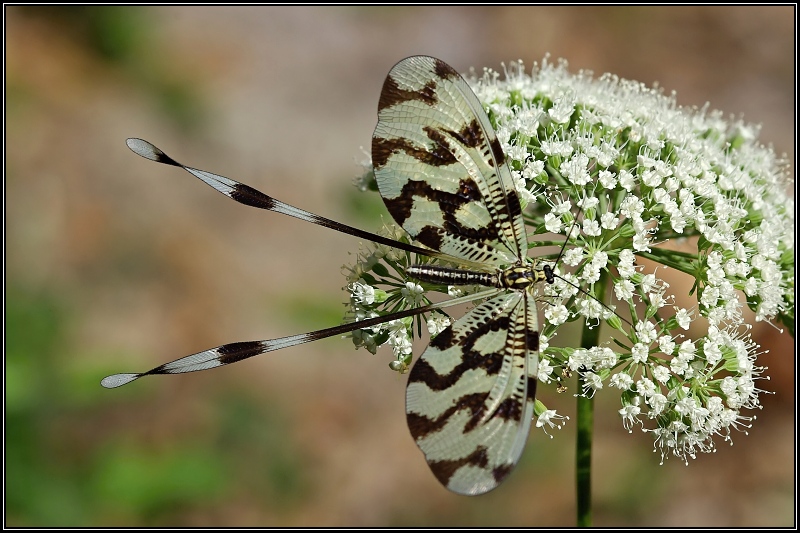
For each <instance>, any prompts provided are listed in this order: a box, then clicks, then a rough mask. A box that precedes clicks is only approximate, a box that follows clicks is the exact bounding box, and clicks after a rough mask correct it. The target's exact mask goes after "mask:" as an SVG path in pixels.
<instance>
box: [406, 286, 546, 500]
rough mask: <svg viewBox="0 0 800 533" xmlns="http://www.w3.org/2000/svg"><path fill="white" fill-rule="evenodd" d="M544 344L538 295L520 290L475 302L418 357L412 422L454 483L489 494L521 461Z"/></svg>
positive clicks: (442, 477)
mask: <svg viewBox="0 0 800 533" xmlns="http://www.w3.org/2000/svg"><path fill="white" fill-rule="evenodd" d="M538 345H539V334H538V329H537V316H536V305H535V303H534V300H533V298H530V297H527V296H526V295H525V294H524V293H523V292H518V291H514V292H510V293H507V294H503V295H500V296H496V297H495V298H493V299H491V300H489V301H487V302H484V303H483V304H481V305H479V306H477V307H476V308H474V309H472V310H471V311H470V312H469V313H467V314H466V315H465V316H463V317H462V318H461V319H459V320H458V321H456V323H455V324H453V325H452V326H451V327H449V328H447V329H446V330H444V331H443V332H441V333H440V334H439V335H438V336H437V337H436V338H435V339H433V340H432V341H431V344H430V346H429V347H428V349H427V350H425V353H423V354H422V357H420V359H419V360H418V361H417V362H416V363H415V364H414V367H413V368H412V370H411V373H410V375H409V379H408V387H407V389H406V419H407V421H408V428H409V430H410V431H411V435H412V436H413V437H414V439H415V440H416V442H417V445H418V446H419V447H420V449H421V450H422V452H423V453H424V454H425V458H426V460H427V461H428V466H429V467H430V468H431V470H432V471H433V473H434V475H435V476H436V478H437V479H438V480H439V481H440V482H441V483H442V485H444V486H445V487H447V488H448V489H450V490H452V491H453V492H457V493H459V494H468V495H476V494H483V493H485V492H488V491H490V490H492V489H494V488H495V487H497V486H498V485H499V484H500V483H502V482H503V480H504V479H505V478H506V476H507V475H508V474H509V473H510V472H511V470H512V469H513V468H514V465H516V464H517V461H519V458H520V455H522V450H523V449H524V448H525V442H526V440H527V438H528V432H529V430H530V425H531V419H532V418H533V406H534V399H535V396H536V370H537V368H538V364H539V362H538V349H539V346H538Z"/></svg>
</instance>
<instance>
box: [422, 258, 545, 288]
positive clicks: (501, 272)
mask: <svg viewBox="0 0 800 533" xmlns="http://www.w3.org/2000/svg"><path fill="white" fill-rule="evenodd" d="M406 274H408V275H409V276H411V277H412V278H414V279H417V280H419V281H424V282H428V283H436V284H439V285H483V286H484V287H497V288H498V289H517V290H523V289H526V288H528V287H530V286H532V285H533V284H535V283H538V282H540V281H547V282H548V283H553V281H552V279H553V274H552V270H550V266H549V265H545V266H544V268H542V269H536V268H534V266H533V265H532V264H522V263H518V264H515V265H512V266H510V267H508V268H504V269H497V271H496V272H493V273H490V272H478V271H475V270H464V269H459V268H449V267H443V266H432V265H412V266H410V267H408V268H407V269H406Z"/></svg>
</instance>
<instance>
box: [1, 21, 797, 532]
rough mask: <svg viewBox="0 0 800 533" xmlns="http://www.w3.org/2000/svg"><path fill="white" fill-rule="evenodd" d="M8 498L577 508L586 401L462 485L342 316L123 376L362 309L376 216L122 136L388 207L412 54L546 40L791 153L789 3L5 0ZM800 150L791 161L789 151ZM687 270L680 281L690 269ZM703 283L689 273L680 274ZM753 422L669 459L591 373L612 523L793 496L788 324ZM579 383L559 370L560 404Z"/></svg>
mask: <svg viewBox="0 0 800 533" xmlns="http://www.w3.org/2000/svg"><path fill="white" fill-rule="evenodd" d="M6 16H7V18H6V30H7V35H6V44H7V55H6V59H7V66H6V76H7V80H6V90H7V116H6V132H7V138H6V139H7V141H6V156H7V159H6V193H7V202H6V209H7V212H6V238H7V241H6V242H7V248H6V252H7V253H6V267H7V273H6V281H7V287H8V289H7V290H8V292H7V296H6V310H7V319H6V327H7V328H8V334H9V338H11V337H12V336H13V339H12V340H13V342H12V340H9V341H8V344H7V349H8V353H7V361H6V371H7V378H6V387H7V390H6V463H7V472H6V491H7V496H6V505H7V511H6V523H7V524H8V525H12V526H18V525H27V526H33V525H50V526H66V525H90V526H100V525H176V526H177V525H194V526H209V525H240V526H244V525H251V526H258V525H263V526H266V525H318V526H321V525H331V526H333V525H356V526H375V525H377V526H380V525H387V526H391V525H463V526H479V525H496V526H503V525H528V526H557V525H566V526H568V525H572V524H574V496H573V465H572V461H573V459H572V453H573V446H574V444H573V442H574V432H573V426H572V425H567V427H566V428H565V429H563V430H561V431H560V432H558V434H557V435H556V438H554V439H552V440H551V439H548V438H546V436H544V435H542V434H541V432H539V431H534V432H533V433H532V435H531V438H530V441H529V444H528V449H527V451H526V454H525V456H524V457H523V460H522V463H521V465H520V468H518V470H517V471H516V472H515V474H514V475H513V476H512V477H511V478H510V480H509V481H508V482H507V483H506V484H505V485H503V486H502V487H501V488H500V489H499V490H497V491H495V492H494V493H492V494H490V495H487V496H484V497H481V498H476V499H467V498H463V497H458V496H455V495H452V494H450V493H448V492H447V491H445V490H444V489H442V488H441V487H440V486H439V484H438V483H437V482H436V481H435V479H434V478H433V476H432V475H431V474H430V473H429V471H428V469H427V467H426V466H425V463H424V461H423V459H422V456H421V454H420V453H419V452H418V450H417V449H416V446H414V444H413V442H412V440H411V438H410V437H409V435H408V432H407V429H406V427H405V419H404V413H403V398H404V383H405V381H404V380H403V379H400V378H398V377H397V376H396V375H395V374H393V373H392V372H390V371H389V370H388V368H387V363H388V361H389V356H388V355H387V354H380V353H379V354H378V355H377V356H374V357H373V356H370V355H369V354H367V353H366V352H354V351H353V350H352V347H351V346H350V344H349V342H348V341H342V340H339V339H330V340H327V341H322V342H319V343H315V344H312V345H308V346H303V347H299V348H295V349H293V350H289V351H286V352H278V353H275V354H271V355H269V356H266V357H263V358H261V359H260V360H253V361H250V362H247V363H242V365H236V366H234V367H231V368H227V369H221V370H218V371H215V372H211V373H208V374H207V375H203V374H195V375H191V376H182V377H166V378H153V379H151V380H149V381H148V380H143V381H142V382H140V383H136V384H135V385H131V386H129V387H126V388H125V389H121V390H118V391H106V390H103V389H101V388H100V386H99V380H100V378H102V377H103V376H104V375H106V374H109V373H114V372H120V371H141V370H145V369H147V368H150V367H152V366H155V365H157V364H160V363H162V362H165V361H168V360H171V359H174V358H176V357H179V356H182V355H186V354H189V353H193V352H195V351H199V350H202V349H205V348H208V347H210V346H216V345H219V344H222V343H225V342H231V341H235V340H250V339H265V338H272V337H277V336H282V335H288V334H292V333H299V332H302V331H306V330H308V329H312V328H319V327H325V326H328V325H332V324H335V323H337V322H338V320H339V319H340V317H341V311H342V307H341V304H340V302H342V301H344V295H343V294H342V293H341V292H340V291H339V288H340V287H341V286H342V285H343V283H344V282H343V278H342V276H341V275H340V272H339V266H340V265H341V264H343V263H345V262H349V261H350V256H349V255H348V254H349V252H354V251H355V250H356V249H357V245H356V243H354V242H353V239H350V238H348V237H346V236H340V235H336V234H331V233H330V232H326V231H325V230H323V229H321V228H318V227H314V226H311V225H308V224H303V223H301V222H297V221H293V220H289V219H286V218H285V217H281V216H278V215H274V214H268V213H259V212H257V211H255V210H253V209H248V208H245V207H243V206H239V205H236V204H234V203H233V202H230V201H229V200H226V199H225V198H223V197H222V196H220V195H218V194H216V193H214V192H213V191H212V190H211V189H209V188H208V187H205V186H203V185H202V184H200V183H199V182H196V180H193V178H191V177H190V176H188V175H182V174H181V173H180V172H178V171H177V170H175V169H169V168H166V167H159V166H156V165H154V164H152V163H148V162H147V161H144V160H143V159H140V158H138V157H136V156H135V155H134V154H132V153H131V152H130V151H128V149H127V148H126V147H125V144H124V140H125V138H126V137H129V136H138V137H143V138H146V139H148V140H151V141H153V142H155V143H156V144H157V145H158V146H160V147H162V148H164V149H165V150H166V151H167V152H168V153H169V154H171V155H172V156H174V157H175V158H177V159H179V160H181V161H183V162H185V163H187V164H190V165H193V166H197V167H200V168H204V169H208V170H211V171H216V172H220V173H222V174H225V175H227V176H230V177H232V178H235V179H239V180H241V181H244V182H246V183H248V184H250V185H252V186H255V187H257V188H259V189H261V190H264V191H267V192H268V193H269V194H272V195H274V196H276V197H277V198H280V199H282V200H284V201H286V202H289V203H291V204H294V205H298V206H300V207H303V208H305V209H308V210H310V211H313V212H316V213H320V214H323V215H326V216H329V217H331V218H335V219H337V220H342V221H344V222H348V223H352V224H354V225H358V226H361V227H364V228H366V229H374V228H376V227H378V225H379V221H378V220H379V219H378V213H381V212H382V211H381V208H380V206H379V205H378V203H376V200H377V199H376V198H372V199H371V200H365V199H364V198H362V197H360V196H358V195H357V194H355V193H354V192H353V191H351V188H350V187H349V183H350V179H351V177H352V176H353V175H354V174H355V173H356V172H357V171H358V170H357V168H356V166H355V164H354V159H360V158H361V154H360V152H359V150H358V147H359V146H368V145H369V142H370V137H371V133H372V129H373V128H374V123H375V113H376V111H375V110H376V105H377V99H378V94H379V91H380V88H381V85H382V83H383V79H384V77H385V75H386V73H387V72H388V70H389V68H390V67H391V66H392V65H393V64H394V63H395V62H396V61H398V60H399V59H402V58H403V57H406V56H408V55H412V54H416V53H424V54H429V55H433V56H436V57H440V58H442V59H444V60H445V61H447V62H449V63H450V64H452V65H453V66H455V67H456V68H457V69H459V70H462V71H466V70H467V69H468V68H469V67H470V66H475V67H476V68H482V67H484V66H490V67H494V68H499V66H500V63H501V61H509V60H514V59H517V58H522V59H523V60H525V62H526V64H528V65H530V64H532V63H533V61H540V60H541V58H542V57H543V55H544V54H545V53H548V52H549V53H550V54H552V56H553V57H564V58H566V59H568V60H569V62H570V66H571V68H572V69H573V70H578V69H581V68H585V69H590V70H593V71H594V72H595V73H597V74H600V73H603V72H606V71H610V72H613V73H615V74H618V75H619V76H621V77H625V78H631V79H636V80H639V81H642V82H645V83H653V82H658V83H659V84H660V85H661V86H662V87H664V89H665V90H666V91H668V92H669V91H672V90H675V91H677V95H678V102H679V103H680V104H683V105H703V104H704V103H705V102H706V101H709V102H710V103H711V106H712V107H713V108H716V109H720V110H722V111H724V112H725V113H727V114H735V115H737V116H738V115H739V114H742V115H743V116H744V118H745V119H746V120H748V121H751V122H757V123H761V124H762V125H763V129H762V136H761V138H762V141H763V142H765V143H772V144H773V145H774V146H775V149H776V151H777V152H779V153H784V152H786V153H788V156H789V158H790V159H791V160H792V161H794V142H795V137H794V129H793V127H794V121H795V117H796V113H795V107H794V106H795V104H794V92H793V91H794V76H795V63H794V43H793V36H794V30H795V28H794V26H793V24H794V20H795V13H794V8H793V7H745V8H739V7H736V8H732V7H681V8H585V7H573V8H548V7H543V8H542V7H528V8H442V7H431V8H417V7H405V8H345V7H340V8H256V7H253V8H180V7H171V8H119V7H115V8H37V7H34V8H25V9H22V8H7V9H6ZM793 168H794V165H793ZM673 287H674V285H673ZM687 291H688V288H687ZM755 331H756V335H757V336H758V338H759V342H761V344H762V345H763V346H764V347H765V348H769V349H770V350H771V351H770V353H769V354H767V355H765V356H763V357H762V358H761V360H760V362H761V364H764V365H767V366H769V367H770V369H769V371H768V374H769V376H770V378H771V381H769V382H764V384H763V387H764V388H766V389H768V390H772V391H775V392H776V394H775V395H772V396H765V397H764V399H763V401H764V404H765V408H764V409H763V410H762V411H761V412H759V413H758V420H757V421H755V423H754V427H753V428H752V429H751V430H750V435H749V436H746V435H744V434H737V435H734V442H735V445H734V446H732V447H729V446H727V445H726V444H724V443H722V441H720V442H719V445H720V448H719V451H718V452H717V453H716V454H713V455H706V456H702V457H699V458H698V459H697V460H696V461H693V462H692V463H691V464H690V466H689V467H686V466H684V465H683V464H682V463H679V462H678V461H675V460H670V461H668V462H667V464H665V465H664V466H658V457H657V456H656V455H655V454H653V453H651V451H650V450H651V446H652V445H651V443H650V439H649V437H647V436H645V435H643V434H641V433H635V434H633V435H629V434H627V433H626V432H624V430H623V429H622V427H621V424H620V422H619V420H618V417H617V416H616V409H617V408H618V407H617V405H616V403H615V401H614V399H613V395H607V396H606V397H604V396H603V395H602V394H601V395H599V397H598V406H597V412H598V420H597V434H596V436H595V443H596V445H595V446H596V447H595V462H594V465H595V466H594V468H595V472H594V475H595V477H594V502H595V524H597V525H606V526H612V525H613V526H687V527H688V526H788V525H792V524H793V523H794V515H793V512H794V501H795V500H794V496H795V495H794V485H793V474H794V471H795V466H796V464H795V454H794V437H795V429H796V426H795V418H794V406H795V396H794V381H795V380H794V377H795V366H794V354H795V351H794V343H793V341H792V339H791V338H790V337H789V336H788V335H787V334H783V335H779V334H778V333H777V332H776V331H775V330H773V329H772V328H770V327H768V326H763V325H761V326H760V327H759V328H757V329H756V330H755ZM568 396H569V395H564V396H561V397H558V398H555V397H552V396H551V397H549V398H548V400H549V401H548V403H549V404H553V405H555V406H557V407H558V408H559V410H560V411H563V412H564V413H566V414H570V413H571V412H572V401H571V398H570V397H568Z"/></svg>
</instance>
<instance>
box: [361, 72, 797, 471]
mask: <svg viewBox="0 0 800 533" xmlns="http://www.w3.org/2000/svg"><path fill="white" fill-rule="evenodd" d="M468 81H469V82H470V84H471V86H472V88H473V89H474V91H475V93H476V94H477V96H478V98H479V99H480V100H481V101H482V102H483V103H484V106H485V108H486V110H487V112H488V113H489V116H490V119H491V120H492V123H493V125H494V126H495V129H496V132H497V136H498V139H499V141H500V143H501V145H502V147H503V150H504V152H505V153H506V154H507V156H508V162H509V165H510V167H511V170H512V174H513V177H514V181H515V184H516V187H517V191H518V193H519V195H520V199H521V201H522V203H523V206H524V208H525V211H524V216H525V223H526V224H527V226H528V231H529V234H531V235H544V234H547V233H550V234H560V235H561V237H557V238H554V239H553V240H542V241H539V240H538V239H537V242H536V244H537V245H542V246H547V245H549V246H558V247H561V245H562V243H563V242H564V236H566V237H567V241H568V243H569V245H570V246H569V247H567V248H566V249H565V250H563V253H561V254H552V255H550V256H546V257H544V258H542V259H541V260H542V261H551V265H552V267H553V269H554V272H555V273H556V274H557V277H556V280H555V283H554V284H552V285H549V284H542V285H543V287H542V288H541V289H540V290H541V291H542V293H543V299H544V300H546V302H547V305H546V306H544V309H543V314H544V317H545V323H544V324H543V327H542V331H541V332H540V334H541V335H540V339H541V341H540V364H539V380H540V381H541V382H542V383H557V384H558V387H559V390H561V389H562V388H564V385H563V384H562V383H561V379H560V378H558V377H557V376H559V375H563V376H567V375H569V374H570V373H578V374H580V376H581V377H582V384H583V388H582V390H581V391H579V393H580V394H582V395H585V396H587V397H590V396H592V395H594V394H595V393H596V392H597V391H599V390H601V389H603V388H604V386H606V388H607V389H608V388H611V389H613V390H617V391H619V392H620V394H621V400H622V405H623V407H622V409H620V411H619V413H620V416H621V417H622V423H623V426H624V427H625V428H627V429H628V430H631V429H632V428H633V426H634V425H639V426H641V427H642V428H643V430H644V431H648V432H650V433H651V434H652V435H653V436H654V439H655V446H656V449H657V450H659V451H660V453H661V457H662V461H663V459H664V458H666V457H668V456H670V455H674V456H677V457H680V458H681V459H683V460H687V458H690V457H691V458H693V457H695V455H696V453H697V452H708V451H712V450H713V449H714V443H713V440H712V439H713V438H714V436H721V437H722V438H723V439H724V440H727V441H730V438H731V436H730V434H731V430H732V429H746V428H747V427H749V422H750V421H751V420H752V419H753V418H755V417H747V416H744V415H742V414H741V410H742V409H755V408H759V401H758V395H759V393H761V392H762V391H761V390H760V389H759V388H758V387H756V385H755V382H756V380H757V379H761V374H762V372H763V368H761V367H759V366H757V364H756V356H757V355H758V349H759V347H758V346H757V345H756V344H755V343H754V342H753V341H752V339H751V338H750V336H749V334H748V333H747V332H748V329H749V326H748V325H747V324H745V322H744V316H743V313H742V309H743V306H744V305H747V306H748V307H749V308H750V309H752V310H753V311H754V312H755V317H756V320H768V321H771V322H775V321H778V322H781V323H783V324H784V325H787V327H788V326H789V325H792V328H793V324H794V205H793V202H792V200H791V199H790V198H789V197H788V195H787V188H788V186H789V185H788V169H787V167H786V166H785V164H784V163H783V162H781V161H780V160H778V159H777V158H776V156H775V154H774V153H773V152H772V151H771V150H770V149H767V148H765V147H763V146H761V145H759V144H757V143H756V136H757V128H754V127H752V126H749V125H746V124H744V123H743V122H741V121H734V122H732V123H727V122H726V121H724V120H723V119H722V118H721V116H720V114H719V113H716V112H711V111H709V110H708V109H706V108H703V109H700V110H696V109H684V108H681V107H679V106H678V105H677V104H676V101H675V98H674V96H665V95H663V94H662V93H661V92H659V91H656V90H653V89H650V88H647V87H646V86H644V85H642V84H640V83H636V82H631V81H626V80H622V79H619V78H617V77H615V76H611V75H604V76H602V77H600V78H597V79H595V78H593V77H592V75H591V74H590V73H586V72H580V73H578V74H571V73H569V72H568V70H567V66H566V63H564V62H559V63H557V64H553V63H551V62H548V61H545V62H543V64H542V65H541V66H537V67H534V69H533V71H532V72H531V73H530V74H528V73H526V72H525V70H524V68H523V65H522V64H521V63H512V64H511V65H509V66H507V67H506V68H505V76H504V77H503V78H502V79H501V76H500V75H499V74H498V73H496V72H493V71H490V70H486V71H485V72H484V74H483V75H482V76H481V77H479V78H478V77H474V76H473V77H472V79H470V80H468ZM357 183H358V185H359V187H360V188H361V189H362V190H376V187H375V186H374V176H372V173H371V170H367V172H366V173H365V175H364V178H362V179H361V180H359V181H358V182H357ZM386 231H387V232H388V233H389V235H390V236H391V237H392V238H394V239H398V240H403V241H406V242H407V239H408V238H407V236H406V235H405V234H404V233H403V232H402V230H400V229H398V228H392V229H388V230H386ZM529 240H530V239H529ZM675 241H679V242H681V243H683V246H682V249H686V245H687V244H690V245H692V246H693V247H695V248H696V250H697V251H696V253H686V252H684V251H678V250H676V249H675V246H673V242H675ZM371 246H372V249H371V251H370V252H369V253H366V254H362V256H359V258H358V260H357V261H356V264H355V265H354V266H353V267H350V268H349V269H348V271H347V277H348V290H349V292H350V294H351V298H350V305H351V307H350V311H349V312H348V315H349V318H350V319H356V320H360V319H364V318H369V317H372V316H379V315H384V314H387V313H389V312H394V311H398V310H402V309H408V308H412V307H418V306H420V305H425V304H426V303H429V300H428V299H427V297H426V296H425V294H424V292H423V290H422V287H421V286H420V285H418V284H416V283H414V282H413V280H409V279H407V277H406V276H405V275H404V269H405V267H407V266H408V265H410V264H413V263H422V264H424V263H425V262H427V261H429V260H428V259H427V258H423V257H415V258H413V260H412V257H411V256H410V254H406V253H404V252H397V251H396V250H393V249H389V248H385V247H382V246H379V245H371ZM640 258H641V259H647V260H650V261H653V262H656V263H660V264H661V265H664V267H668V268H672V269H675V270H679V271H681V272H684V273H686V274H687V275H688V276H691V277H692V278H693V284H694V289H695V291H694V294H696V296H697V303H696V306H693V307H692V308H690V309H686V308H683V307H679V306H677V305H676V303H675V301H676V299H675V297H674V295H673V294H671V293H670V292H669V289H670V287H669V284H667V283H666V282H665V281H664V280H662V279H660V278H659V275H658V274H659V269H661V268H664V267H659V268H657V269H654V270H653V269H652V268H651V269H650V270H653V271H645V267H643V266H642V265H639V264H637V259H640ZM566 270H568V271H566ZM609 282H610V285H609V287H610V288H611V289H610V290H609V291H608V294H607V297H606V298H603V295H604V293H605V286H606V284H607V283H609ZM432 290H437V291H440V292H443V293H444V292H449V294H450V296H452V297H456V296H461V295H463V294H464V293H465V289H464V288H463V287H460V288H458V289H453V288H450V290H449V291H448V290H447V288H444V287H440V288H434V289H432ZM642 309H643V311H642ZM618 313H622V314H618ZM577 319H580V320H583V321H584V322H585V323H586V324H588V325H590V326H592V327H594V326H597V325H599V323H600V322H606V323H607V324H608V325H610V326H611V327H612V328H614V329H616V330H618V331H619V332H621V334H622V337H620V338H618V339H617V344H616V345H615V346H614V349H612V348H611V347H609V346H595V347H591V348H580V347H577V346H573V347H570V348H557V347H553V346H550V342H549V341H550V340H552V338H553V337H554V336H555V335H556V331H557V329H558V328H559V326H561V325H562V324H564V323H565V322H569V321H574V320H577ZM623 322H624V323H623ZM449 323H450V321H449V319H448V318H447V317H446V315H444V314H443V313H441V314H440V313H434V314H433V315H432V316H429V317H424V318H422V320H420V321H418V322H417V327H416V328H414V324H413V321H412V319H407V320H404V321H399V323H395V324H384V325H382V326H380V327H377V328H374V329H369V330H361V331H357V332H354V333H353V334H352V337H353V340H354V342H355V344H356V346H357V347H361V346H363V347H366V348H367V349H369V350H370V351H372V352H373V353H374V352H375V350H376V349H377V347H378V346H380V345H382V344H389V345H390V346H391V347H392V349H393V353H394V355H395V360H394V361H392V363H391V364H390V366H391V368H392V369H394V370H397V371H399V372H405V371H406V370H407V369H408V366H409V365H410V363H411V339H412V338H413V336H414V334H415V330H416V334H417V335H419V334H420V332H421V326H422V324H425V325H427V327H428V330H429V332H430V333H431V334H432V335H435V334H437V333H439V332H440V331H442V329H444V328H446V327H447V325H449ZM690 326H691V330H692V338H688V337H687V335H688V333H687V332H688V330H689V329H690ZM702 329H705V330H706V333H705V334H704V335H702V336H699V337H698V336H697V335H698V331H699V330H702ZM792 331H793V330H792ZM536 414H537V417H538V418H537V426H538V427H543V428H544V429H547V428H548V427H550V428H552V427H554V424H555V422H553V421H559V420H562V418H561V417H560V416H559V415H556V413H555V411H552V410H548V409H547V408H546V407H545V406H544V405H540V402H538V401H537V410H536ZM560 423H561V422H558V424H560ZM558 424H556V426H557V427H560V426H559V425H558Z"/></svg>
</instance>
